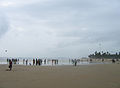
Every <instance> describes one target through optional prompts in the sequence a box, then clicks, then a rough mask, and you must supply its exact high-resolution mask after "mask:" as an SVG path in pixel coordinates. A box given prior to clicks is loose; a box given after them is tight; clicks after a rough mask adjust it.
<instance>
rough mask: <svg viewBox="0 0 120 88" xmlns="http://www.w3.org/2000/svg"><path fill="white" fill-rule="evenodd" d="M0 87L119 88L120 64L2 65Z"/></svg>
mask: <svg viewBox="0 0 120 88" xmlns="http://www.w3.org/2000/svg"><path fill="white" fill-rule="evenodd" d="M0 88H120V64H97V65H79V66H76V67H75V66H22V65H13V70H12V71H8V65H0Z"/></svg>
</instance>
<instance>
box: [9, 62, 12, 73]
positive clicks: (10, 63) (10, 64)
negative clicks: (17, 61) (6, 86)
mask: <svg viewBox="0 0 120 88" xmlns="http://www.w3.org/2000/svg"><path fill="white" fill-rule="evenodd" d="M9 68H10V71H11V70H12V61H11V60H10V61H9Z"/></svg>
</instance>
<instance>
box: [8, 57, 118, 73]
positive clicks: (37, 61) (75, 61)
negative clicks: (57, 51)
mask: <svg viewBox="0 0 120 88" xmlns="http://www.w3.org/2000/svg"><path fill="white" fill-rule="evenodd" d="M83 61H84V60H83V59H69V63H71V62H72V64H73V65H74V66H77V64H78V63H79V62H83ZM86 61H87V62H90V63H92V61H93V59H89V60H88V59H87V60H86ZM101 61H102V62H104V59H101ZM116 61H119V59H112V63H115V62H116ZM7 62H8V63H9V69H10V71H11V70H12V65H13V64H19V59H7ZM49 62H51V63H52V65H56V64H58V62H59V60H58V59H44V60H43V59H33V60H32V63H29V62H28V59H23V65H36V66H37V65H39V66H41V65H42V64H49Z"/></svg>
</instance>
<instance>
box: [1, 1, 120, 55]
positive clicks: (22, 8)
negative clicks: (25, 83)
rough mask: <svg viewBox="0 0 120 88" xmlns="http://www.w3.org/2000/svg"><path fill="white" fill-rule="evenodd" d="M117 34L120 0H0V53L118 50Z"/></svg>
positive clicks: (119, 45)
mask: <svg viewBox="0 0 120 88" xmlns="http://www.w3.org/2000/svg"><path fill="white" fill-rule="evenodd" d="M119 36H120V0H0V56H11V57H85V56H88V55H89V54H90V53H93V52H94V51H102V50H103V51H109V52H118V51H119V50H120V38H119ZM5 50H8V51H7V52H5Z"/></svg>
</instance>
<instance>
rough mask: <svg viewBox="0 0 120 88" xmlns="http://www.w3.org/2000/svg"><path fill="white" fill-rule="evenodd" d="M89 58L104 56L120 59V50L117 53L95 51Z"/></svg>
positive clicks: (105, 57)
mask: <svg viewBox="0 0 120 88" xmlns="http://www.w3.org/2000/svg"><path fill="white" fill-rule="evenodd" d="M88 57H89V58H93V59H101V58H104V59H113V58H114V59H120V52H119V53H115V54H111V53H109V52H103V51H102V53H101V52H97V51H95V53H94V54H90V55H89V56H88Z"/></svg>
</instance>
